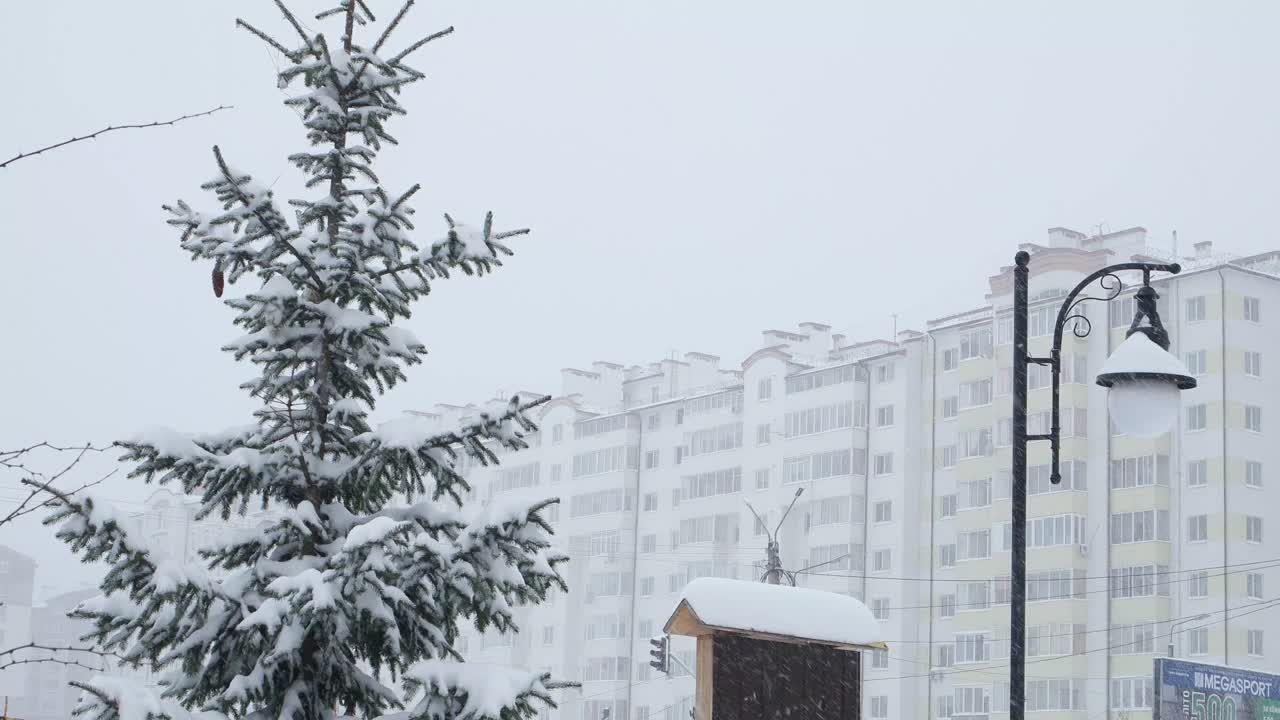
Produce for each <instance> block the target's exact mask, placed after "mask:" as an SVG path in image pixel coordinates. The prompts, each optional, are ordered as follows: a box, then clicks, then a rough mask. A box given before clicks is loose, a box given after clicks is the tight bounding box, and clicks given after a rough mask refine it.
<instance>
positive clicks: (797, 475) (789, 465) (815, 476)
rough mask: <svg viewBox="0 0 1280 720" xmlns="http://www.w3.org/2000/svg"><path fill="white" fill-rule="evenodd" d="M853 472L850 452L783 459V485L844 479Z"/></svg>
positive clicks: (835, 451)
mask: <svg viewBox="0 0 1280 720" xmlns="http://www.w3.org/2000/svg"><path fill="white" fill-rule="evenodd" d="M852 472H853V457H852V455H851V454H850V452H849V450H847V449H846V450H831V451H829V452H820V453H814V454H813V455H799V456H796V457H789V458H783V460H782V483H783V484H784V485H790V484H793V483H802V482H809V481H810V480H822V479H824V478H830V477H843V476H845V475H849V474H851V473H852Z"/></svg>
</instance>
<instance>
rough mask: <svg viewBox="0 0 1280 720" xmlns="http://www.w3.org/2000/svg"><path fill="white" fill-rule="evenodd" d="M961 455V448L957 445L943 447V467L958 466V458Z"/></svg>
mask: <svg viewBox="0 0 1280 720" xmlns="http://www.w3.org/2000/svg"><path fill="white" fill-rule="evenodd" d="M959 455H960V448H959V447H957V446H955V445H944V446H942V467H944V468H953V467H955V466H956V458H957V457H958V456H959Z"/></svg>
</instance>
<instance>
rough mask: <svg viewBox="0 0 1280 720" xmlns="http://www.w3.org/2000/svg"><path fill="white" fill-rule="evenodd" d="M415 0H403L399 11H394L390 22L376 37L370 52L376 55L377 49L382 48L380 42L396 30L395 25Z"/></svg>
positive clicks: (384, 40)
mask: <svg viewBox="0 0 1280 720" xmlns="http://www.w3.org/2000/svg"><path fill="white" fill-rule="evenodd" d="M415 1H416V0H405V3H404V6H403V7H401V8H400V12H398V13H396V16H395V17H393V18H391V22H390V23H388V24H387V29H386V30H383V31H382V35H380V36H379V37H378V41H377V42H375V43H374V44H373V48H372V49H371V50H370V52H372V53H374V54H375V55H376V54H377V53H378V51H379V50H381V49H382V43H384V42H386V41H387V38H389V37H391V33H393V32H395V31H396V27H397V26H398V25H399V24H400V21H401V20H403V19H404V16H405V14H406V13H408V12H409V8H411V7H413V3H414V2H415Z"/></svg>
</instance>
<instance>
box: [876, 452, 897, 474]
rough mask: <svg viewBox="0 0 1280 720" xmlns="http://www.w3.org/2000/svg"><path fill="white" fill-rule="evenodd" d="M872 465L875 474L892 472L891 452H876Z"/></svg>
mask: <svg viewBox="0 0 1280 720" xmlns="http://www.w3.org/2000/svg"><path fill="white" fill-rule="evenodd" d="M874 467H875V473H876V475H891V474H893V453H877V454H876V456H875V465H874Z"/></svg>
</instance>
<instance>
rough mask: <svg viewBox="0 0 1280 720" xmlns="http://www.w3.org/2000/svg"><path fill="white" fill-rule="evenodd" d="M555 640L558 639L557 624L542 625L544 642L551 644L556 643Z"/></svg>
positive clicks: (544, 643)
mask: <svg viewBox="0 0 1280 720" xmlns="http://www.w3.org/2000/svg"><path fill="white" fill-rule="evenodd" d="M555 641H556V626H555V625H543V626H542V644H543V645H551V644H553V643H555Z"/></svg>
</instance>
